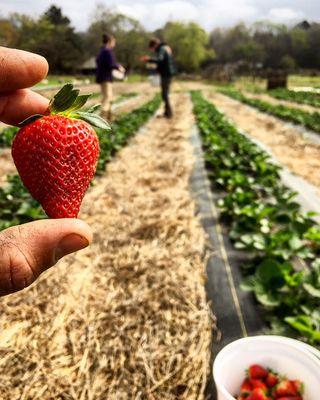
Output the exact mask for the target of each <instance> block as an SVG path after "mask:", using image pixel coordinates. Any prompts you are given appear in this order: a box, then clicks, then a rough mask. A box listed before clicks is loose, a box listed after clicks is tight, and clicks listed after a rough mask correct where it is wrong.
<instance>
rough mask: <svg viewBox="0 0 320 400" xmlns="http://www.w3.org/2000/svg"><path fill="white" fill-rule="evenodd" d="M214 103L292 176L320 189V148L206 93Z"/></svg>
mask: <svg viewBox="0 0 320 400" xmlns="http://www.w3.org/2000/svg"><path fill="white" fill-rule="evenodd" d="M208 96H209V98H210V99H211V100H212V101H213V103H214V104H215V105H216V106H217V107H218V108H219V109H220V110H221V111H222V112H223V113H224V114H225V115H226V116H227V117H228V118H230V120H231V121H232V122H233V123H234V124H235V125H236V126H237V127H239V128H241V129H243V130H244V131H245V132H247V133H248V134H249V135H251V136H252V137H254V138H256V139H258V140H259V141H260V142H262V143H264V144H265V145H266V146H267V147H268V148H269V149H270V150H271V151H272V153H273V155H274V156H275V158H276V159H277V160H278V161H279V162H280V163H281V164H283V165H285V166H286V167H287V168H288V169H289V170H290V171H291V172H293V173H295V174H296V175H298V176H301V177H302V178H304V179H305V180H306V181H308V182H309V183H312V184H313V185H315V186H316V187H318V188H320V174H319V170H320V145H317V144H315V143H313V142H311V141H310V140H308V138H305V137H303V135H302V134H301V132H299V131H298V129H295V128H294V127H292V126H291V125H288V124H286V123H284V122H282V121H280V120H279V119H277V118H275V117H272V116H270V115H267V114H265V113H262V112H259V111H257V110H255V109H254V108H252V107H249V106H247V105H244V104H241V103H240V102H238V101H236V100H233V99H230V98H229V97H227V96H224V95H222V94H219V93H208Z"/></svg>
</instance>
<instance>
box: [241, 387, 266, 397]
mask: <svg viewBox="0 0 320 400" xmlns="http://www.w3.org/2000/svg"><path fill="white" fill-rule="evenodd" d="M266 399H267V396H266V394H265V392H264V391H263V390H262V389H259V388H256V389H253V391H252V392H251V394H250V395H249V397H247V399H246V400H266Z"/></svg>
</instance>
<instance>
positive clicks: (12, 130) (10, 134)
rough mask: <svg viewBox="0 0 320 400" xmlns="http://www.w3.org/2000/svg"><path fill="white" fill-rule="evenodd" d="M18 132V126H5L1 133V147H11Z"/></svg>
mask: <svg viewBox="0 0 320 400" xmlns="http://www.w3.org/2000/svg"><path fill="white" fill-rule="evenodd" d="M17 132H18V128H16V127H15V126H9V127H8V128H4V129H3V130H2V132H1V133H0V147H1V148H6V147H11V144H12V140H13V138H14V135H15V134H16V133H17Z"/></svg>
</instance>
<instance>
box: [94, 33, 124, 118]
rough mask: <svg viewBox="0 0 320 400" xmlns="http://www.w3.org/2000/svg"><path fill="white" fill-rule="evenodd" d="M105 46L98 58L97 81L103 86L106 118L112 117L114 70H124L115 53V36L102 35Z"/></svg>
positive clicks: (102, 104)
mask: <svg viewBox="0 0 320 400" xmlns="http://www.w3.org/2000/svg"><path fill="white" fill-rule="evenodd" d="M102 43H103V46H102V47H101V49H100V52H99V54H98V56H97V58H96V64H97V73H96V82H97V83H99V84H100V86H101V94H102V101H101V116H102V117H103V118H106V119H111V102H112V97H113V90H112V81H113V77H112V71H113V70H114V69H117V70H119V71H121V72H124V71H125V70H124V68H123V67H122V65H120V64H118V63H117V61H116V57H115V55H114V52H113V49H114V47H115V45H116V40H115V38H114V37H113V36H111V35H108V34H104V35H103V36H102Z"/></svg>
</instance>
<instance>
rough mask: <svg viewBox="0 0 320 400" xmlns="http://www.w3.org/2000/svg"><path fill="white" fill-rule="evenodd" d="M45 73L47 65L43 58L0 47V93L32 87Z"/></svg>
mask: <svg viewBox="0 0 320 400" xmlns="http://www.w3.org/2000/svg"><path fill="white" fill-rule="evenodd" d="M47 73H48V63H47V60H46V59H45V58H44V57H42V56H39V55H38V54H34V53H29V52H27V51H23V50H17V49H9V48H6V47H0V92H6V91H12V90H16V89H23V88H27V87H30V86H33V85H35V84H36V83H37V82H39V81H41V80H42V79H43V78H44V77H45V76H46V75H47Z"/></svg>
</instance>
